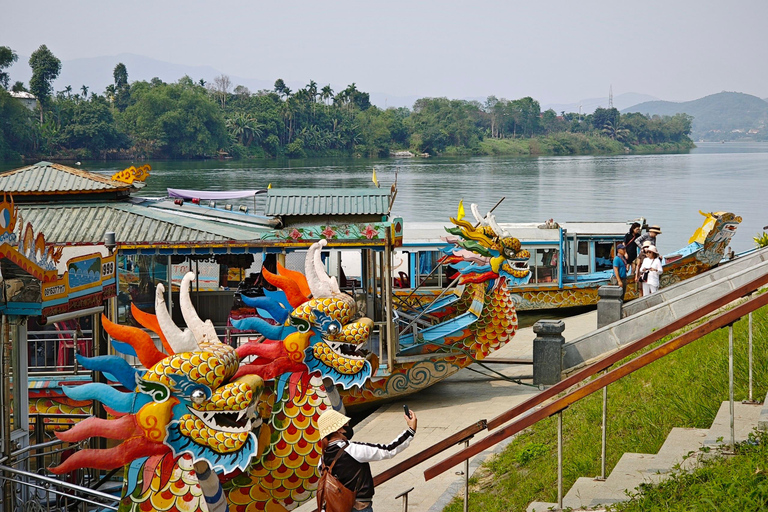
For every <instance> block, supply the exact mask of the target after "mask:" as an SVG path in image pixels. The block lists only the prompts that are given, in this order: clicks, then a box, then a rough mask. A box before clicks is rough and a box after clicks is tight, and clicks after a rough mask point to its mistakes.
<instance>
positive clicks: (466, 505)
mask: <svg viewBox="0 0 768 512" xmlns="http://www.w3.org/2000/svg"><path fill="white" fill-rule="evenodd" d="M464 448H469V439H467V440H466V441H464ZM464 512H469V458H467V459H466V460H465V461H464Z"/></svg>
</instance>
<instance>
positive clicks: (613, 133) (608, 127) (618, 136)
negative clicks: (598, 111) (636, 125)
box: [603, 120, 629, 142]
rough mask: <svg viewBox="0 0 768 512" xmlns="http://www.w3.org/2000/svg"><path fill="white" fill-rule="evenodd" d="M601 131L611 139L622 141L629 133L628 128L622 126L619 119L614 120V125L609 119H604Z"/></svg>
mask: <svg viewBox="0 0 768 512" xmlns="http://www.w3.org/2000/svg"><path fill="white" fill-rule="evenodd" d="M603 133H604V134H606V135H607V136H609V137H610V138H612V139H613V140H619V141H622V142H624V141H625V139H626V138H627V136H628V135H629V130H627V129H626V128H624V126H623V125H622V124H621V121H619V120H616V124H615V125H614V124H613V123H612V122H610V121H606V123H605V125H604V126H603Z"/></svg>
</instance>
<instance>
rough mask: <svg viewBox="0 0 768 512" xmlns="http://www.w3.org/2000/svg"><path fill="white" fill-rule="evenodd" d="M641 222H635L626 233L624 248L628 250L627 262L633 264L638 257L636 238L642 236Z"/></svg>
mask: <svg viewBox="0 0 768 512" xmlns="http://www.w3.org/2000/svg"><path fill="white" fill-rule="evenodd" d="M640 231H641V228H640V223H639V222H633V223H632V225H631V226H630V227H629V232H628V233H627V234H626V235H624V249H625V250H626V251H627V263H628V264H630V265H631V264H632V262H634V261H635V258H637V245H635V240H637V238H639V237H640Z"/></svg>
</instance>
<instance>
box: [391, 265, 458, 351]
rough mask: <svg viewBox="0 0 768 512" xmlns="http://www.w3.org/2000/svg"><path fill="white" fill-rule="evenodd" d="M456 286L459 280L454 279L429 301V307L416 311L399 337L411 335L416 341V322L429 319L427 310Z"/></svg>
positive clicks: (417, 325)
mask: <svg viewBox="0 0 768 512" xmlns="http://www.w3.org/2000/svg"><path fill="white" fill-rule="evenodd" d="M458 284H459V278H458V277H457V278H456V279H454V280H453V281H451V283H450V284H449V285H448V286H447V287H446V288H443V290H442V291H441V292H440V293H439V294H438V295H437V296H436V297H435V298H434V299H433V300H432V301H430V303H429V305H427V307H425V308H423V309H422V310H421V311H418V314H416V316H415V317H414V318H413V320H411V321H410V322H409V323H408V324H407V325H406V326H405V327H404V328H403V329H402V330H401V331H400V335H401V336H402V335H404V334H409V333H413V339H414V341H416V340H417V338H418V336H419V332H418V328H419V324H418V322H419V320H421V319H422V318H425V317H427V318H429V316H428V315H429V308H430V307H431V306H432V305H433V304H435V303H436V302H437V301H439V300H440V299H442V298H443V296H445V294H446V293H448V292H449V291H451V290H453V289H454V288H456V286H457V285H458Z"/></svg>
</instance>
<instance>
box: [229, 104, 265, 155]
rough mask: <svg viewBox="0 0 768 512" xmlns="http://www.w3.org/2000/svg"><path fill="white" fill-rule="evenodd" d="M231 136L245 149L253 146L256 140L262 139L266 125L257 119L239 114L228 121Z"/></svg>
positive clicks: (242, 113)
mask: <svg viewBox="0 0 768 512" xmlns="http://www.w3.org/2000/svg"><path fill="white" fill-rule="evenodd" d="M226 124H227V128H228V129H229V133H230V135H232V136H233V137H234V138H235V139H236V140H237V142H239V143H240V144H242V145H243V146H245V147H248V146H250V145H251V143H252V142H253V141H254V139H260V138H261V135H262V133H263V132H262V128H264V125H263V124H261V123H259V122H258V121H257V120H256V118H255V117H253V116H252V115H250V114H246V113H244V112H237V113H235V114H234V115H233V116H232V117H230V118H228V119H227V121H226Z"/></svg>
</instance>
